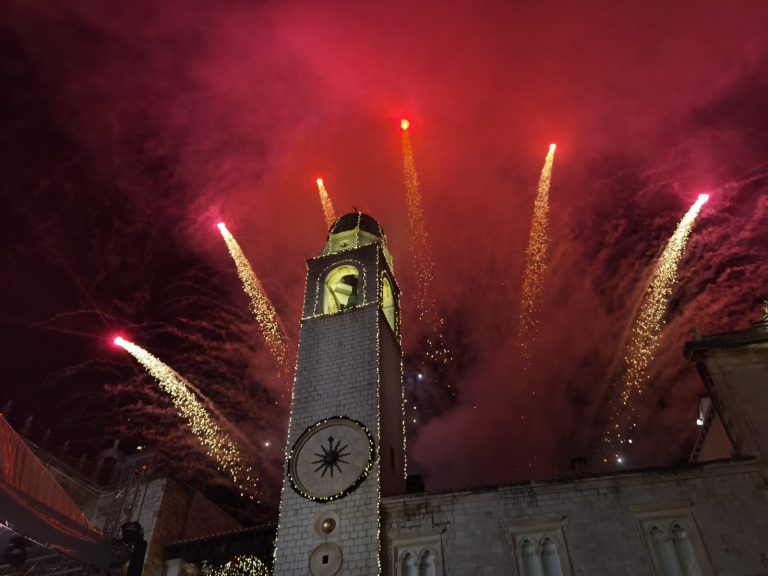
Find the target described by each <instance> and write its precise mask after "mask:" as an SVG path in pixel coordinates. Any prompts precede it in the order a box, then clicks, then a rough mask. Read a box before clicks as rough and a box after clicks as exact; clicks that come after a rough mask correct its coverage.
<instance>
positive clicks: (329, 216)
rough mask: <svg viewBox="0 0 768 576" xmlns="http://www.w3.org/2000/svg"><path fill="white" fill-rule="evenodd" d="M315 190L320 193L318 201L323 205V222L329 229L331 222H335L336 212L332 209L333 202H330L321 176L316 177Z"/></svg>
mask: <svg viewBox="0 0 768 576" xmlns="http://www.w3.org/2000/svg"><path fill="white" fill-rule="evenodd" d="M317 191H318V192H319V193H320V202H321V203H322V205H323V214H325V223H326V224H327V225H328V229H329V230H330V228H331V226H333V223H334V222H336V213H335V212H334V211H333V204H331V198H330V196H328V190H327V189H326V188H325V183H323V179H322V178H318V179H317Z"/></svg>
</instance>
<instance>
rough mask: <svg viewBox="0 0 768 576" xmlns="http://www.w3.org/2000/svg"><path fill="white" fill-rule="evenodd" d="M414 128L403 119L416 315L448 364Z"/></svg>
mask: <svg viewBox="0 0 768 576" xmlns="http://www.w3.org/2000/svg"><path fill="white" fill-rule="evenodd" d="M410 126H411V123H410V122H409V121H408V120H406V119H405V118H403V119H402V120H400V128H401V129H402V131H403V174H404V178H405V191H406V204H407V208H408V228H409V231H410V237H411V242H410V251H411V255H412V257H413V262H414V266H415V268H416V280H417V288H416V312H417V315H418V318H419V321H420V322H422V323H424V324H425V325H426V326H427V327H428V330H429V335H428V337H427V352H426V353H427V356H428V357H429V358H430V359H432V360H439V361H441V362H448V361H449V360H450V358H451V353H450V350H448V348H447V347H446V346H445V344H444V343H443V340H444V338H443V335H442V329H443V324H444V320H443V318H442V317H441V316H440V315H439V314H438V313H437V309H436V305H435V301H434V297H433V291H432V283H433V280H434V271H435V264H434V262H433V260H432V255H431V253H430V250H429V234H427V228H426V224H425V220H424V212H423V210H422V207H421V191H420V189H419V177H418V174H417V173H416V164H415V162H414V158H413V148H412V147H411V138H410V136H409V135H408V129H409V128H410Z"/></svg>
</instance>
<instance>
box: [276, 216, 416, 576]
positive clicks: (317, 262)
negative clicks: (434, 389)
mask: <svg viewBox="0 0 768 576" xmlns="http://www.w3.org/2000/svg"><path fill="white" fill-rule="evenodd" d="M307 265H308V273H307V285H306V290H305V295H304V311H303V315H302V320H301V337H300V340H299V351H298V360H297V364H296V378H295V383H294V389H293V403H292V406H291V419H290V424H289V427H288V444H287V450H286V466H285V477H284V478H283V492H282V501H281V505H280V521H279V525H278V532H277V548H276V552H275V570H274V574H275V575H276V576H287V575H301V576H306V575H307V574H309V575H312V576H332V575H334V574H340V575H344V576H351V575H359V576H371V575H374V574H379V573H381V554H382V551H381V519H380V513H381V512H380V498H381V496H387V495H390V494H398V493H404V492H405V451H404V447H403V442H404V437H403V426H404V423H403V388H402V373H401V350H400V343H399V342H400V337H399V326H400V306H399V292H398V289H397V284H396V283H395V279H394V276H393V275H392V261H391V257H390V254H389V250H388V248H387V243H386V238H385V236H384V233H383V232H382V230H381V226H379V223H378V222H377V221H376V220H374V219H373V218H371V217H370V216H368V215H367V214H362V213H351V214H346V215H345V216H342V217H341V218H339V219H338V220H337V221H336V223H335V224H334V225H333V227H332V228H331V230H330V232H329V234H328V241H327V243H326V245H325V247H324V248H323V250H322V252H321V253H320V255H319V256H317V257H316V258H313V259H311V260H309V261H308V263H307Z"/></svg>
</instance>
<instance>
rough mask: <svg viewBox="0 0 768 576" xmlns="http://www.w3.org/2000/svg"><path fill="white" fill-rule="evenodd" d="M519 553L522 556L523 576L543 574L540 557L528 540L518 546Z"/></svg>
mask: <svg viewBox="0 0 768 576" xmlns="http://www.w3.org/2000/svg"><path fill="white" fill-rule="evenodd" d="M520 554H521V555H522V557H523V572H524V574H525V576H544V571H543V569H542V566H541V558H540V557H539V554H538V552H537V550H536V546H534V544H533V542H531V541H530V540H527V539H526V540H525V541H524V542H523V545H522V546H520Z"/></svg>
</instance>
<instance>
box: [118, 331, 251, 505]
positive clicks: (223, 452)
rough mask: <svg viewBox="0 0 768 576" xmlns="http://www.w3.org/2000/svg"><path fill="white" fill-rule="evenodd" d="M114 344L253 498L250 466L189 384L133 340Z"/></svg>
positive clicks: (119, 338) (242, 490) (206, 449)
mask: <svg viewBox="0 0 768 576" xmlns="http://www.w3.org/2000/svg"><path fill="white" fill-rule="evenodd" d="M114 343H115V345H117V346H120V347H121V348H123V349H125V351H126V352H128V353H129V354H130V355H131V356H133V357H134V358H135V359H136V360H137V361H138V362H139V364H141V365H142V366H143V367H144V369H145V370H146V371H147V372H148V373H149V374H150V375H151V376H152V377H153V378H155V380H157V382H158V384H160V388H161V389H162V390H163V391H164V392H166V393H167V394H168V395H169V396H170V397H171V401H172V402H173V405H174V406H175V408H176V410H177V412H178V413H179V415H180V416H181V417H182V418H184V420H186V422H187V424H188V426H189V428H190V430H192V433H193V434H194V435H195V436H196V437H197V438H198V440H200V444H202V445H203V448H204V449H205V451H206V452H207V454H208V455H209V456H210V457H211V458H213V459H214V460H215V461H216V463H217V464H218V467H219V469H220V470H223V471H225V472H226V473H227V474H229V476H230V478H231V479H232V482H234V484H235V486H237V487H238V489H239V490H240V492H241V493H242V494H247V495H248V496H249V497H250V498H252V499H253V498H254V496H256V494H257V482H258V481H259V479H258V477H254V472H253V470H252V469H251V467H250V466H246V465H245V464H243V459H242V457H241V455H240V451H239V450H238V448H237V446H236V445H235V443H234V442H233V441H232V439H231V438H230V437H229V435H228V434H227V433H226V432H224V430H222V428H221V427H220V426H219V424H218V423H217V422H216V421H215V420H214V419H213V418H212V417H211V415H210V414H209V413H208V411H207V410H206V409H205V407H204V406H203V404H202V402H201V401H200V400H199V399H198V398H197V396H196V395H195V394H194V393H193V392H192V390H191V388H192V386H191V385H190V383H189V382H187V380H186V379H185V378H184V377H183V376H181V375H180V374H179V373H178V372H176V371H175V370H174V369H173V368H171V367H170V366H168V365H167V364H165V363H164V362H162V361H161V360H160V359H159V358H157V357H156V356H153V355H152V354H150V353H149V352H147V351H146V350H144V349H143V348H141V347H140V346H137V345H136V344H134V343H133V342H129V341H128V340H126V339H124V338H122V337H120V336H118V337H117V338H115V339H114Z"/></svg>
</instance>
